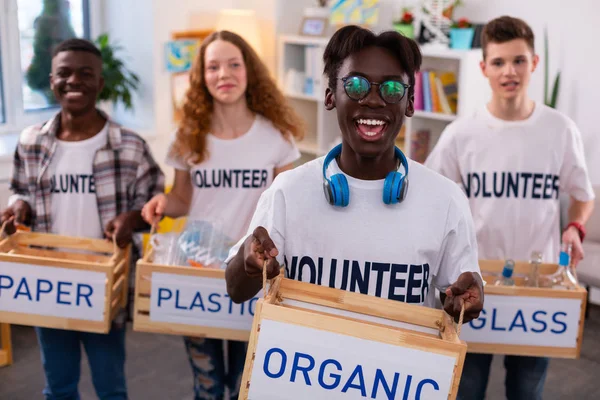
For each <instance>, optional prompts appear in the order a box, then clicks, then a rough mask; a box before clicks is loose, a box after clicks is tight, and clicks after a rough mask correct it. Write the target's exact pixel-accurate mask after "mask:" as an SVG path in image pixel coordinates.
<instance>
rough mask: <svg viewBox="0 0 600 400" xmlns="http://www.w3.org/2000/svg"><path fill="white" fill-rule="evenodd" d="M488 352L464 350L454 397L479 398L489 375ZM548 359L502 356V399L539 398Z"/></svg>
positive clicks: (542, 390)
mask: <svg viewBox="0 0 600 400" xmlns="http://www.w3.org/2000/svg"><path fill="white" fill-rule="evenodd" d="M492 358H493V356H492V355H491V354H475V353H467V356H466V358H465V364H464V367H463V373H462V378H461V380H460V386H459V388H458V397H457V400H483V399H484V398H485V391H486V388H487V384H488V378H489V375H490V366H491V364H492ZM548 364H549V359H548V358H543V357H524V356H504V368H505V369H506V378H505V380H504V386H505V388H506V398H507V399H508V400H542V394H543V392H544V383H545V381H546V373H547V371H548Z"/></svg>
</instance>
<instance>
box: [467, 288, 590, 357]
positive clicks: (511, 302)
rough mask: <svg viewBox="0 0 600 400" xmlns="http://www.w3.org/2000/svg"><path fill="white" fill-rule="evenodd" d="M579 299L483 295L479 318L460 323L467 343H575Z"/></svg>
mask: <svg viewBox="0 0 600 400" xmlns="http://www.w3.org/2000/svg"><path fill="white" fill-rule="evenodd" d="M580 316H581V300H579V299H558V298H548V297H529V296H498V295H486V296H485V304H484V307H483V311H482V312H481V314H480V315H479V318H478V319H476V320H473V321H471V322H469V323H468V324H465V325H463V327H462V331H461V334H460V338H461V339H462V340H464V341H466V342H467V343H497V344H512V345H532V346H544V347H576V346H577V336H578V334H579V318H580Z"/></svg>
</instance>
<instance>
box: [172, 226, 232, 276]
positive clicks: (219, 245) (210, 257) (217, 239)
mask: <svg viewBox="0 0 600 400" xmlns="http://www.w3.org/2000/svg"><path fill="white" fill-rule="evenodd" d="M234 244H235V243H234V242H233V240H232V239H231V238H229V237H228V236H227V235H225V234H224V233H223V231H222V229H221V224H220V223H219V222H218V221H217V222H210V221H200V220H196V221H190V222H189V223H188V225H187V226H186V228H185V230H184V231H183V232H182V233H181V235H180V237H179V240H178V245H179V248H180V249H181V251H182V253H183V254H184V255H185V257H186V259H187V263H188V264H189V265H192V266H194V267H210V268H224V267H225V266H224V262H225V259H226V258H227V255H228V254H229V249H230V248H231V247H232V246H233V245H234Z"/></svg>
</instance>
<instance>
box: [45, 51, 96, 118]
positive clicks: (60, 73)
mask: <svg viewBox="0 0 600 400" xmlns="http://www.w3.org/2000/svg"><path fill="white" fill-rule="evenodd" d="M103 87H104V79H103V78H102V60H101V59H100V58H99V57H98V56H96V55H95V54H92V53H90V52H87V51H71V50H69V51H61V52H60V53H58V54H57V55H56V56H55V57H54V58H53V59H52V72H51V75H50V88H51V89H52V91H53V92H54V97H55V98H56V100H57V101H58V102H59V104H60V106H61V108H62V109H63V110H65V111H67V112H70V113H72V114H83V113H86V112H89V111H90V110H93V109H95V108H96V99H97V98H98V95H99V94H100V92H101V91H102V88H103Z"/></svg>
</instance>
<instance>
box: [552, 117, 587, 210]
mask: <svg viewBox="0 0 600 400" xmlns="http://www.w3.org/2000/svg"><path fill="white" fill-rule="evenodd" d="M560 185H561V189H563V190H564V191H565V192H566V193H568V194H569V195H571V196H573V197H574V198H575V199H577V200H579V201H590V200H593V199H594V197H595V195H594V190H593V188H592V183H591V182H590V178H589V175H588V170H587V166H586V163H585V153H584V151H583V141H582V138H581V133H580V132H579V129H577V126H576V125H575V123H574V122H571V123H570V124H569V126H568V128H567V139H566V143H565V155H564V159H563V165H562V167H561V169H560Z"/></svg>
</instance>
